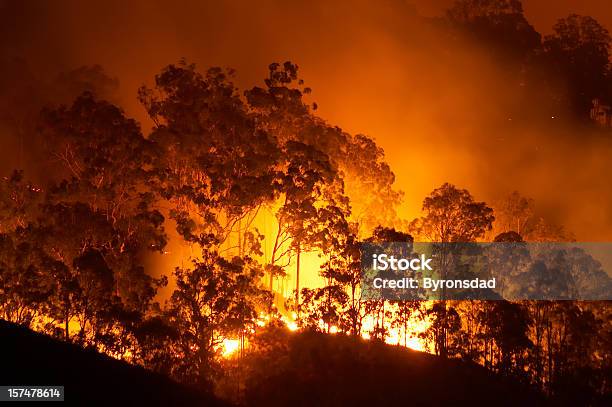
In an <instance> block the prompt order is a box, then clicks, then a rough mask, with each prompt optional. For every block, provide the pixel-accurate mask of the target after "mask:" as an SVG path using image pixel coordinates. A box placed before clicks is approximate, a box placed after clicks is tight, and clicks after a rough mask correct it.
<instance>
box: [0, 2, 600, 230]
mask: <svg viewBox="0 0 612 407" xmlns="http://www.w3.org/2000/svg"><path fill="white" fill-rule="evenodd" d="M450 3H451V2H450V1H427V0H422V1H411V2H406V1H401V0H383V1H362V0H359V1H333V2H331V1H323V0H316V1H313V0H311V1H276V0H274V1H273V0H262V1H256V2H242V1H231V0H230V1H223V2H208V1H190V2H187V1H166V2H163V1H141V0H138V1H115V0H110V1H108V0H107V1H88V2H82V1H6V0H4V1H3V0H0V47H1V48H2V54H1V55H2V56H4V57H5V58H7V57H8V58H12V57H18V58H22V59H23V60H25V61H27V65H28V67H29V70H30V71H31V72H30V75H31V76H32V77H33V78H34V79H32V80H35V81H39V82H33V83H44V82H45V81H50V80H52V78H54V77H55V76H57V74H58V73H60V72H64V71H67V70H71V69H74V68H76V67H79V66H83V65H94V64H100V65H102V66H103V67H104V69H105V71H106V72H107V73H108V74H109V75H111V76H113V77H116V78H117V79H118V80H119V83H120V87H119V93H118V96H117V103H119V104H120V105H121V106H122V107H123V108H124V109H125V111H126V113H127V114H128V115H129V116H131V117H134V118H136V119H137V120H139V121H140V122H141V123H142V126H143V130H144V132H145V133H147V132H148V130H149V129H150V126H151V123H150V122H149V121H148V120H147V118H146V115H145V112H144V109H143V108H142V107H141V106H140V105H139V104H138V103H137V101H136V91H137V89H138V87H139V86H141V85H143V84H148V85H151V84H152V82H153V78H154V75H155V74H156V73H157V72H159V71H160V69H161V68H162V67H164V66H166V65H168V64H170V63H175V62H177V61H178V60H179V59H181V58H186V59H187V60H188V61H189V62H194V63H196V64H197V65H198V66H199V67H200V68H201V69H205V68H206V67H209V66H221V67H231V68H234V69H236V72H237V73H236V78H235V83H236V85H237V86H238V87H240V88H243V89H244V88H248V87H251V86H254V85H260V84H261V83H262V79H263V78H264V77H265V75H266V72H267V66H268V64H269V63H271V62H273V61H285V60H291V61H293V62H295V63H297V64H298V65H299V66H300V75H301V77H302V78H303V79H304V80H305V82H306V85H307V86H310V87H311V88H312V89H313V93H312V95H311V96H310V97H311V99H312V100H313V101H316V102H317V104H318V105H319V114H320V115H321V116H322V117H323V118H325V119H326V120H328V121H329V122H330V123H332V124H334V125H339V126H341V127H342V128H343V129H345V130H347V131H349V132H352V133H364V134H367V135H369V136H371V137H373V138H374V139H375V140H376V141H377V142H378V143H379V144H380V145H381V146H382V147H383V148H384V150H385V152H386V155H387V159H388V161H389V163H390V165H391V166H392V168H393V170H394V171H395V173H396V175H397V187H398V188H399V189H402V190H404V191H405V192H406V196H405V202H404V204H403V206H402V209H401V211H402V213H401V215H402V216H403V217H405V218H412V217H414V216H416V215H417V214H418V211H419V209H420V205H421V202H422V199H423V197H424V196H425V195H427V194H428V193H429V192H430V191H431V190H432V189H433V188H435V187H437V186H439V185H440V184H442V183H443V182H447V181H448V182H451V183H454V184H456V185H458V186H460V187H463V188H467V189H469V190H470V191H471V192H472V193H473V194H474V195H475V197H476V198H477V199H481V200H486V201H488V202H492V201H494V200H495V199H498V198H500V197H501V196H503V195H504V194H507V193H509V192H511V191H513V190H518V191H520V192H521V193H523V194H524V195H527V196H530V197H533V198H534V199H535V200H536V204H537V206H538V208H539V210H540V211H542V212H543V213H545V214H546V215H547V216H549V217H551V218H552V219H553V220H554V221H556V222H559V223H562V224H564V225H565V226H566V227H567V228H568V229H570V230H572V231H573V232H574V233H575V234H576V236H577V237H578V238H579V239H580V240H586V241H589V240H611V239H612V187H611V186H610V181H609V179H610V176H611V175H612V164H611V162H612V135H610V136H607V137H606V136H605V135H603V136H602V135H601V134H590V133H588V132H586V131H585V130H584V129H582V128H579V127H573V126H569V125H557V124H556V123H554V122H553V121H554V118H550V120H551V122H546V121H545V120H539V121H538V123H537V124H531V123H521V124H516V121H513V119H514V118H513V117H512V114H511V112H512V111H513V110H514V108H515V105H516V104H517V103H519V100H521V99H520V95H519V94H518V93H517V90H516V86H514V85H513V84H512V83H510V81H509V80H508V77H507V75H506V73H505V72H506V69H505V68H506V67H505V66H504V64H505V63H502V62H500V61H497V60H495V59H492V58H491V57H490V55H487V54H486V53H484V52H482V50H481V49H480V47H479V46H478V45H477V44H472V43H470V42H469V41H460V42H453V43H451V42H449V41H448V38H447V37H446V36H445V35H444V33H443V32H442V31H441V30H440V28H439V20H438V19H437V16H440V15H442V14H443V13H444V10H445V9H446V8H447V7H448V6H449V5H450ZM523 3H524V9H525V14H526V16H527V18H528V19H529V21H530V22H531V23H532V24H533V25H534V26H535V28H536V29H537V30H538V31H539V32H541V33H543V34H547V33H549V32H550V31H551V26H552V24H554V22H555V21H556V19H558V18H560V17H563V16H566V15H567V14H569V13H571V12H577V13H580V14H587V15H591V16H593V17H595V18H597V19H598V20H599V21H600V22H601V23H602V24H604V25H606V26H607V27H608V28H610V26H611V24H612V9H610V8H609V7H606V3H607V1H569V0H555V1H543V0H531V1H524V2H523ZM0 73H2V74H4V75H8V77H5V78H3V79H4V82H0V83H6V81H7V80H8V81H9V82H10V81H11V77H10V75H13V74H14V72H13V73H12V74H9V73H7V72H6V70H4V69H1V70H0ZM21 74H23V72H21ZM22 76H23V75H22ZM559 86H562V85H559ZM0 91H1V89H0ZM35 91H36V90H35V89H31V87H30V89H27V90H25V91H24V92H26V94H27V92H35ZM0 93H1V92H0ZM533 110H534V112H535V114H536V115H537V114H538V106H537V103H534V106H533ZM546 114H547V112H545V111H542V112H541V116H542V117H543V116H544V115H546ZM499 123H503V125H500V124H499ZM542 123H545V124H542ZM0 137H3V138H8V137H10V135H8V134H7V133H6V132H4V133H0ZM9 144H10V143H9ZM9 144H7V143H4V144H3V145H4V146H8V145H9ZM6 150H8V148H6ZM0 153H1V154H2V155H3V156H5V158H6V157H7V155H8V154H10V153H9V152H8V151H3V152H0ZM2 168H3V170H5V168H4V167H2ZM373 193H375V191H373Z"/></svg>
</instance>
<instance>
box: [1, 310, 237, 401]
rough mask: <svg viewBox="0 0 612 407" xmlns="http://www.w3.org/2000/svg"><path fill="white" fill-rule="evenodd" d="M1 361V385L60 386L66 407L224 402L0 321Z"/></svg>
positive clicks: (159, 376) (121, 363) (132, 367)
mask: <svg viewBox="0 0 612 407" xmlns="http://www.w3.org/2000/svg"><path fill="white" fill-rule="evenodd" d="M0 361H1V362H0V384H2V385H49V386H50V385H56V386H64V391H65V401H66V402H67V404H70V405H78V406H91V405H103V406H124V405H128V406H129V405H131V406H132V407H137V406H143V407H144V406H226V405H227V404H226V403H224V402H222V401H220V400H218V399H216V398H215V397H213V396H211V395H207V394H205V393H201V392H198V391H194V390H192V389H189V388H187V387H185V386H182V385H180V384H178V383H176V382H174V381H172V380H169V379H168V378H166V377H165V376H162V375H158V374H155V373H152V372H149V371H147V370H145V369H142V368H140V367H137V366H132V365H129V364H127V363H124V362H121V361H118V360H115V359H113V358H110V357H108V356H106V355H102V354H99V353H96V352H94V351H88V350H84V349H82V348H80V347H78V346H75V345H70V344H67V343H64V342H60V341H57V340H54V339H52V338H49V337H47V336H44V335H41V334H38V333H35V332H32V331H30V330H29V329H26V328H23V327H20V326H17V325H14V324H10V323H7V322H6V321H2V320H0ZM11 404H12V405H14V404H15V403H11ZM37 404H41V403H37ZM45 404H46V403H42V404H41V405H45ZM16 405H23V403H17V404H16Z"/></svg>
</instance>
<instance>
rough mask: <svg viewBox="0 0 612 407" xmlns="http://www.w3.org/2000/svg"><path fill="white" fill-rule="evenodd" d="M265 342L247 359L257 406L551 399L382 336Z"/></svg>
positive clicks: (528, 402) (308, 337) (316, 336)
mask: <svg viewBox="0 0 612 407" xmlns="http://www.w3.org/2000/svg"><path fill="white" fill-rule="evenodd" d="M275 336H276V335H275ZM268 345H269V344H268ZM264 348H265V349H266V351H264V352H261V353H260V354H259V355H256V356H253V358H254V359H253V360H252V361H251V362H252V363H249V364H248V365H249V366H254V367H255V368H254V369H253V370H252V371H251V372H250V374H249V375H248V377H249V379H247V389H248V390H247V399H248V401H249V404H250V405H253V406H391V405H393V406H415V405H417V406H423V405H436V406H438V405H446V406H448V405H478V406H532V405H543V404H546V399H545V398H544V397H543V396H542V395H541V393H539V392H537V391H535V390H533V389H532V388H529V387H526V386H522V385H520V384H518V383H516V382H513V381H510V380H506V379H504V378H501V377H498V376H496V375H494V374H492V373H491V372H490V371H487V370H486V369H485V368H483V367H480V366H477V365H473V364H468V363H465V362H461V361H458V360H443V359H440V358H439V357H437V356H433V355H429V354H426V353H422V352H415V351H412V350H407V349H405V348H401V347H396V346H390V345H386V344H383V343H375V342H372V341H365V340H360V339H353V338H350V337H346V336H342V335H324V334H317V333H303V334H292V335H289V337H288V338H287V341H286V342H285V343H284V344H280V345H278V346H274V345H273V346H272V347H270V346H265V347H264ZM257 366H259V367H257Z"/></svg>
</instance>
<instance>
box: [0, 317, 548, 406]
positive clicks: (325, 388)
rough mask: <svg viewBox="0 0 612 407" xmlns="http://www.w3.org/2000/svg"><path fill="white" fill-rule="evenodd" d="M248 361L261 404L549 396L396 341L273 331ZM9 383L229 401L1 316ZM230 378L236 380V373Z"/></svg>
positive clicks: (170, 402)
mask: <svg viewBox="0 0 612 407" xmlns="http://www.w3.org/2000/svg"><path fill="white" fill-rule="evenodd" d="M269 334H270V336H269V338H274V339H273V340H268V341H266V340H265V339H264V340H263V341H260V342H259V345H258V346H259V348H258V351H257V352H255V354H254V355H251V356H249V357H247V358H245V360H244V361H243V363H241V366H243V367H241V368H239V369H238V370H236V371H238V372H240V373H239V375H240V376H241V379H240V381H241V382H243V384H244V387H243V389H244V396H243V397H242V400H243V401H245V402H246V403H248V404H249V405H252V406H351V407H352V406H391V405H393V406H403V405H407V406H413V405H487V406H489V405H490V406H500V405H508V406H509V405H513V406H527V405H542V404H545V399H544V398H543V397H542V396H541V395H540V394H539V393H537V392H535V391H534V390H532V389H529V388H527V387H523V386H521V385H519V384H517V383H514V382H510V381H506V380H504V379H502V378H498V377H495V376H491V374H490V373H488V372H487V371H486V370H485V369H483V368H481V367H478V366H476V365H470V364H465V363H462V362H458V361H445V360H442V359H439V358H437V357H435V356H432V355H428V354H423V353H420V352H413V351H410V350H406V349H403V348H398V347H395V346H389V345H384V344H381V343H373V342H367V341H362V340H356V339H353V338H348V337H343V336H334V335H322V334H315V333H304V334H287V333H284V334H281V333H279V332H269ZM0 342H1V343H0V349H1V350H0V360H1V361H2V368H1V369H0V384H6V385H10V384H13V385H17V384H22V385H26V384H27V385H36V384H38V385H64V386H65V393H66V400H67V401H70V402H71V403H70V404H75V405H92V404H94V403H95V404H96V405H130V404H132V405H134V406H158V405H167V406H223V405H226V403H224V402H223V401H220V400H219V399H218V398H215V397H214V396H212V395H210V394H206V393H201V392H198V391H195V390H192V389H189V388H186V387H184V386H181V385H179V384H177V383H175V382H174V381H171V380H169V379H167V378H165V377H164V376H161V375H157V374H154V373H151V372H149V371H146V370H144V369H141V368H139V367H135V366H130V365H128V364H126V363H123V362H120V361H117V360H114V359H112V358H109V357H106V356H104V355H100V354H98V353H95V352H92V351H86V350H83V349H81V348H79V347H76V346H74V345H69V344H66V343H62V342H59V341H56V340H54V339H51V338H49V337H46V336H43V335H40V334H37V333H34V332H32V331H30V330H28V329H25V328H22V327H18V326H15V325H13V324H9V323H7V322H4V321H0ZM227 381H228V382H229V383H232V382H235V380H234V379H233V378H232V377H227Z"/></svg>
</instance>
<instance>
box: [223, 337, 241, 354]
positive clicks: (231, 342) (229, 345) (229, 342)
mask: <svg viewBox="0 0 612 407" xmlns="http://www.w3.org/2000/svg"><path fill="white" fill-rule="evenodd" d="M239 349H240V340H239V339H224V340H223V342H222V343H221V354H222V355H223V357H225V358H227V357H230V356H232V355H233V354H234V353H236V351H238V350H239Z"/></svg>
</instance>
